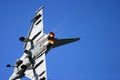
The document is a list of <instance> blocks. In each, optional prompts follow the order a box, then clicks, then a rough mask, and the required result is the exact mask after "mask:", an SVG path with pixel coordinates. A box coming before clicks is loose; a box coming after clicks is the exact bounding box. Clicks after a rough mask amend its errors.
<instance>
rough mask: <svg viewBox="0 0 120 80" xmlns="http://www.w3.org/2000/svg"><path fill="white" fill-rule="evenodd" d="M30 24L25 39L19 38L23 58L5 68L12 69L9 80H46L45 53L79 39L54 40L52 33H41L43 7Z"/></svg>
mask: <svg viewBox="0 0 120 80" xmlns="http://www.w3.org/2000/svg"><path fill="white" fill-rule="evenodd" d="M31 22H32V26H31V29H30V31H29V33H28V36H27V38H24V37H20V38H19V40H20V41H22V42H25V45H24V53H23V56H22V57H21V58H20V59H18V60H16V62H15V65H14V66H11V65H10V64H8V65H7V67H14V72H13V74H12V75H11V77H10V78H9V80H20V79H21V78H22V77H28V78H29V79H31V80H47V71H46V59H45V55H46V54H47V52H48V51H49V50H50V49H52V48H56V47H58V46H61V45H64V44H67V43H71V42H74V41H77V40H79V39H80V38H70V39H58V38H55V34H54V33H53V32H50V33H48V34H45V33H44V31H43V7H41V8H40V9H39V10H38V11H37V12H36V15H35V17H34V18H33V19H32V20H31Z"/></svg>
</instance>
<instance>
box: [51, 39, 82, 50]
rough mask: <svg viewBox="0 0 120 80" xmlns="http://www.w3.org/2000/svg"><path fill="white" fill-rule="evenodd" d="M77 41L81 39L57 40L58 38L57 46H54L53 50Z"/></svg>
mask: <svg viewBox="0 0 120 80" xmlns="http://www.w3.org/2000/svg"><path fill="white" fill-rule="evenodd" d="M77 40H80V38H68V39H57V38H56V39H55V44H54V45H53V47H52V48H56V47H59V46H62V45H64V44H68V43H71V42H75V41H77Z"/></svg>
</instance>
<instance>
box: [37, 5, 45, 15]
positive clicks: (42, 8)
mask: <svg viewBox="0 0 120 80" xmlns="http://www.w3.org/2000/svg"><path fill="white" fill-rule="evenodd" d="M43 8H44V6H41V7H40V8H39V9H38V10H37V11H36V14H37V13H38V12H39V11H40V10H41V9H43Z"/></svg>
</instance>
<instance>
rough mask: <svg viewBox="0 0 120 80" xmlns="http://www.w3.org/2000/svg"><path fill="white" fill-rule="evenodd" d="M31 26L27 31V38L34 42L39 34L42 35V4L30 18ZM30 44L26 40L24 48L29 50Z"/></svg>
mask: <svg viewBox="0 0 120 80" xmlns="http://www.w3.org/2000/svg"><path fill="white" fill-rule="evenodd" d="M31 22H32V26H31V29H30V31H29V33H28V37H27V38H28V39H30V40H32V42H33V43H34V42H36V41H37V40H38V39H39V38H40V37H41V36H43V35H44V31H43V6H42V7H41V8H40V9H39V10H38V11H37V12H36V15H35V17H34V18H33V19H32V20H31ZM30 46H31V43H30V42H26V44H25V46H24V48H25V49H27V50H29V49H30Z"/></svg>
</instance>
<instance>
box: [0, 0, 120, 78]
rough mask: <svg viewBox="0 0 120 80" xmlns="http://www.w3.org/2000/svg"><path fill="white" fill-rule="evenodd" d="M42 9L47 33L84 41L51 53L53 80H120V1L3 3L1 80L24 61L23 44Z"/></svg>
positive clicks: (0, 14)
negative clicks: (38, 10) (42, 8)
mask: <svg viewBox="0 0 120 80" xmlns="http://www.w3.org/2000/svg"><path fill="white" fill-rule="evenodd" d="M42 5H44V6H45V8H44V31H45V32H46V33H49V32H50V31H54V32H55V34H56V37H58V38H69V37H80V38H81V40H80V41H78V42H75V43H71V44H68V45H65V46H62V47H59V48H56V49H53V50H51V51H50V52H49V54H48V55H47V56H46V58H47V73H48V79H49V80H120V0H0V80H8V78H9V77H10V75H11V74H12V73H13V68H6V64H8V63H10V64H12V65H13V64H14V62H15V60H16V59H18V58H19V57H21V56H22V54H23V45H24V43H22V42H20V41H19V40H18V39H19V37H20V36H27V34H28V31H29V28H30V26H31V23H30V22H29V21H30V20H31V19H32V18H33V17H34V15H35V11H36V10H37V9H38V8H39V7H40V6H42ZM22 80H29V79H27V78H23V79H22Z"/></svg>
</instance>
